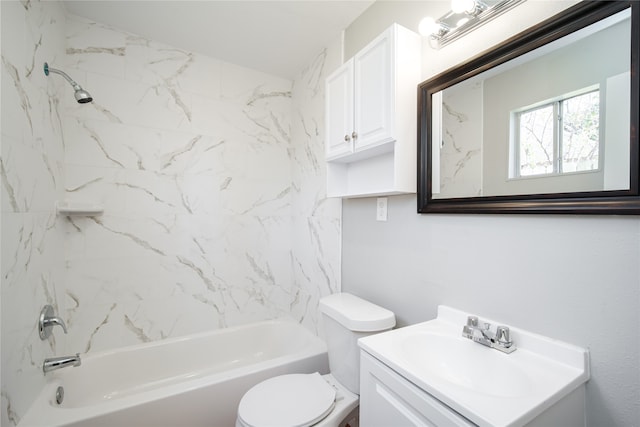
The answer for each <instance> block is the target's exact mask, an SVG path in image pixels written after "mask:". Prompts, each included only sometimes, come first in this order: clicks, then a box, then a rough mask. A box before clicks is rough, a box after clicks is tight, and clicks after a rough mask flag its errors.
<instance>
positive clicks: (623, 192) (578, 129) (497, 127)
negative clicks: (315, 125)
mask: <svg viewBox="0 0 640 427" xmlns="http://www.w3.org/2000/svg"><path fill="white" fill-rule="evenodd" d="M639 21H640V4H639V3H638V2H633V1H616V2H600V1H582V2H580V3H578V4H576V5H574V6H572V7H570V8H569V9H567V10H565V11H564V12H562V13H560V14H558V15H556V16H555V17H553V18H551V19H549V20H546V21H544V22H542V23H540V24H538V25H536V26H534V27H532V28H530V29H529V30H527V31H524V32H522V33H520V34H519V35H517V36H515V37H512V38H511V39H509V40H507V41H505V42H504V43H502V44H501V45H499V46H497V47H495V48H494V49H492V50H489V51H487V52H485V53H483V54H481V55H479V56H477V57H475V58H472V59H471V60H469V61H468V62H466V63H464V64H462V65H460V66H458V67H455V68H453V69H451V70H448V71H446V72H444V73H442V74H440V75H438V76H435V77H434V78H432V79H430V80H427V81H426V82H424V83H422V84H421V85H420V87H419V94H420V108H421V111H420V127H419V165H418V169H419V170H418V173H419V180H418V212H421V213H447V212H449V213H465V212H469V213H510V212H526V213H601V214H606V213H622V214H639V213H640V192H639V190H640V188H639V187H640V184H639V182H638V180H639V178H638V177H639V173H638V163H639V161H640V159H639V158H640V155H639V151H640V150H639V147H638V131H637V130H638V121H639V119H638V110H639V107H638V104H639V103H640V100H639V98H640V95H639V92H640V89H639V85H640V83H639V77H638V71H639V70H638V69H639V65H638V64H639V61H640V59H639V57H640V52H639V49H640V41H639V40H640V27H639Z"/></svg>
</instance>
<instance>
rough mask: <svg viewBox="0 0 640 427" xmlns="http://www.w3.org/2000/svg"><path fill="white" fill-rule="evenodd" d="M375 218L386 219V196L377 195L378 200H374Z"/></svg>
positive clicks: (378, 219)
mask: <svg viewBox="0 0 640 427" xmlns="http://www.w3.org/2000/svg"><path fill="white" fill-rule="evenodd" d="M376 220H377V221H386V220H387V198H386V197H378V200H376Z"/></svg>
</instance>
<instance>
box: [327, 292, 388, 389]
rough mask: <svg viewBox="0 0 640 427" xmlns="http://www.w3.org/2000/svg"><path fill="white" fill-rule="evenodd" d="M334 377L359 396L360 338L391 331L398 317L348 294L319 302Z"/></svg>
mask: <svg viewBox="0 0 640 427" xmlns="http://www.w3.org/2000/svg"><path fill="white" fill-rule="evenodd" d="M320 312H321V313H322V322H323V326H324V332H325V339H326V341H327V354H328V355H329V369H330V370H331V374H332V375H333V376H334V377H335V379H336V380H338V381H339V382H340V384H342V385H343V386H345V387H346V388H347V389H349V390H350V391H351V392H353V393H356V394H360V348H359V347H358V339H359V338H362V337H366V336H368V335H372V334H376V333H379V332H383V331H388V330H390V329H392V328H393V327H394V326H395V324H396V318H395V315H394V314H393V313H392V312H391V311H389V310H387V309H385V308H382V307H380V306H378V305H375V304H373V303H370V302H368V301H365V300H363V299H362V298H358V297H357V296H355V295H351V294H348V293H339V294H333V295H329V296H327V297H324V298H322V299H321V300H320Z"/></svg>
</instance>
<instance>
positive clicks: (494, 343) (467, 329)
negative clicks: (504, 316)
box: [462, 316, 516, 354]
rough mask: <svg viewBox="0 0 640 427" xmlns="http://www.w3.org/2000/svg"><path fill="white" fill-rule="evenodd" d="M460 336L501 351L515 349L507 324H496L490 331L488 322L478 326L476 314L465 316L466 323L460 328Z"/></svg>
mask: <svg viewBox="0 0 640 427" xmlns="http://www.w3.org/2000/svg"><path fill="white" fill-rule="evenodd" d="M462 336H463V337H465V338H468V339H470V340H472V341H475V342H477V343H480V344H482V345H486V346H487V347H491V348H495V349H496V350H499V351H501V352H503V353H507V354H508V353H512V352H514V351H515V350H516V346H515V345H514V344H513V341H512V340H511V333H510V331H509V328H508V327H507V326H502V325H500V326H498V327H497V328H496V331H495V333H494V332H492V331H491V324H490V323H483V324H482V326H479V324H478V318H477V317H476V316H469V317H467V324H466V325H464V326H463V328H462Z"/></svg>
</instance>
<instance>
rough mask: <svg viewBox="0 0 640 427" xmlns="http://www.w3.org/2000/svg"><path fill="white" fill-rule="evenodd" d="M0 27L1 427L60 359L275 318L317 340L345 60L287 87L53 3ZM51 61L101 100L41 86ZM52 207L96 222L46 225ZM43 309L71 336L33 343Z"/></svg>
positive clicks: (328, 258)
mask: <svg viewBox="0 0 640 427" xmlns="http://www.w3.org/2000/svg"><path fill="white" fill-rule="evenodd" d="M1 16H2V41H3V45H2V59H3V67H2V73H3V74H2V85H3V86H2V110H1V111H2V164H1V165H2V255H3V257H2V275H3V276H2V352H3V353H2V424H1V425H2V426H5V425H9V426H10V425H15V424H16V423H17V421H18V420H19V419H20V417H21V416H22V415H23V414H24V412H25V411H26V409H27V408H28V405H29V403H30V402H31V401H32V400H33V398H34V397H35V394H36V393H37V392H38V390H39V388H40V387H41V386H42V384H43V382H44V377H43V376H42V373H41V371H40V369H41V366H42V359H44V357H49V356H51V355H53V354H57V355H60V354H66V353H75V352H80V353H90V352H96V351H100V350H106V349H113V348H117V347H121V346H125V345H129V344H136V343H140V342H147V341H154V340H159V339H163V338H166V337H174V336H180V335H185V334H189V333H194V332H199V331H203V330H210V329H216V328H223V327H227V326H234V325H238V324H244V323H248V322H252V321H257V320H263V319H267V318H274V317H279V316H291V317H293V318H294V319H295V320H297V321H299V322H300V323H302V324H304V325H305V326H306V327H308V328H309V329H311V330H314V331H317V330H318V321H317V320H318V316H317V306H318V300H319V298H321V297H322V296H324V295H327V294H329V293H332V292H335V291H337V290H338V289H339V286H340V284H339V282H340V250H339V248H340V221H341V203H340V200H330V199H329V200H328V199H326V198H325V179H326V177H325V176H324V170H325V168H324V166H323V164H322V162H323V148H322V147H323V136H322V129H323V124H322V121H323V111H324V107H323V105H324V94H323V84H322V82H323V81H324V76H325V74H326V70H327V69H330V68H331V66H329V67H327V61H334V62H335V61H338V60H339V58H338V55H337V52H339V49H327V50H324V51H322V52H320V53H319V54H318V55H317V57H316V58H314V60H313V61H312V63H311V64H310V65H309V66H308V67H307V68H306V69H304V70H301V72H300V74H299V76H298V77H297V78H296V79H295V80H294V81H290V80H286V79H281V78H278V77H274V76H270V75H266V74H264V73H261V72H258V71H254V70H250V69H246V68H243V67H240V66H236V65H233V64H229V63H225V62H223V61H220V60H217V59H213V58H209V57H206V56H203V55H200V54H197V53H194V52H189V51H185V50H181V49H177V48H174V47H172V46H167V45H164V44H161V43H158V42H155V41H153V40H148V39H145V38H142V37H140V36H137V35H134V34H130V33H127V32H123V31H120V30H118V29H115V28H111V27H108V26H105V25H102V24H99V23H95V22H91V21H88V20H85V19H83V18H79V17H75V16H65V14H64V10H63V9H62V8H61V7H60V5H59V3H57V2H43V3H37V2H36V3H34V2H23V3H21V2H2V15H1ZM7 39H12V40H18V41H19V43H16V44H14V43H11V44H5V40H7ZM45 60H47V61H49V62H50V63H51V64H52V66H53V64H55V65H56V66H57V67H56V68H60V69H64V71H65V72H67V73H68V74H69V75H70V76H72V77H73V78H74V79H75V80H76V81H78V82H79V83H80V84H81V85H82V86H83V87H84V88H85V89H86V90H87V91H89V92H90V93H91V94H92V95H93V98H94V102H93V103H92V104H85V105H80V104H77V103H75V101H74V99H73V96H72V95H73V94H72V91H71V88H70V87H68V86H66V83H65V82H64V80H63V79H62V78H57V79H47V78H44V76H40V75H39V73H40V71H39V70H40V69H41V63H42V62H44V61H45ZM59 200H65V201H67V202H69V203H71V204H73V203H96V204H101V205H102V206H103V207H104V214H103V215H100V216H96V217H64V216H56V215H55V209H54V205H55V202H56V201H59ZM45 302H49V303H53V304H54V305H56V307H57V309H58V311H59V312H60V314H61V315H62V317H63V318H64V320H65V321H66V323H67V326H68V329H69V334H68V335H66V336H64V335H62V333H61V331H57V333H56V334H55V338H53V339H51V340H50V341H48V342H41V341H40V340H39V338H38V337H37V332H36V330H35V323H36V322H35V320H36V318H37V313H38V312H39V310H40V308H41V306H42V305H43V304H44V303H45ZM63 337H64V338H63ZM56 340H57V342H56Z"/></svg>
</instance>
